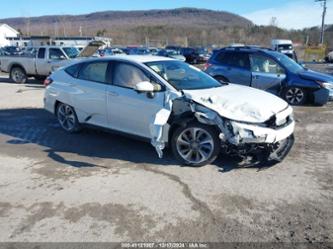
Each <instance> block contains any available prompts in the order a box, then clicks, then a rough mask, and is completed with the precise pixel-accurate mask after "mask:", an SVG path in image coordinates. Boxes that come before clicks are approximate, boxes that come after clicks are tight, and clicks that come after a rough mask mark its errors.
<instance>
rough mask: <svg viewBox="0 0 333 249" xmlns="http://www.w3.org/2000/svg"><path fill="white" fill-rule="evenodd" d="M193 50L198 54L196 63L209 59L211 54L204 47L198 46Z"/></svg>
mask: <svg viewBox="0 0 333 249" xmlns="http://www.w3.org/2000/svg"><path fill="white" fill-rule="evenodd" d="M195 50H196V52H197V54H198V63H206V62H207V61H208V60H209V58H210V56H211V55H210V53H209V52H208V50H207V49H206V48H202V47H199V48H196V49H195Z"/></svg>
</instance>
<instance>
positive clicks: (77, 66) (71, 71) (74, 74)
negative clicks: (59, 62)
mask: <svg viewBox="0 0 333 249" xmlns="http://www.w3.org/2000/svg"><path fill="white" fill-rule="evenodd" d="M81 65H82V64H81V63H78V64H75V65H72V66H69V67H67V68H66V69H65V72H66V73H68V74H69V75H70V76H72V77H74V78H77V76H78V74H79V70H80V68H81Z"/></svg>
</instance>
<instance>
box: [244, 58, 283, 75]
mask: <svg viewBox="0 0 333 249" xmlns="http://www.w3.org/2000/svg"><path fill="white" fill-rule="evenodd" d="M250 61H251V71H252V72H260V73H272V74H282V73H284V70H283V68H282V67H281V66H280V65H279V64H278V63H277V62H275V61H274V60H273V59H271V58H269V57H268V56H265V55H261V54H251V55H250Z"/></svg>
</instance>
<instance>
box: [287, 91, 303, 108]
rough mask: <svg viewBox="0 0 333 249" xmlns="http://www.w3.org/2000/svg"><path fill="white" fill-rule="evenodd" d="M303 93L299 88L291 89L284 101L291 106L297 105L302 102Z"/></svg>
mask: <svg viewBox="0 0 333 249" xmlns="http://www.w3.org/2000/svg"><path fill="white" fill-rule="evenodd" d="M304 97H305V95H304V92H303V90H302V89H301V88H297V87H293V88H290V89H288V90H287V92H286V100H287V101H288V102H289V103H290V104H293V105H299V104H301V103H302V102H303V100H304Z"/></svg>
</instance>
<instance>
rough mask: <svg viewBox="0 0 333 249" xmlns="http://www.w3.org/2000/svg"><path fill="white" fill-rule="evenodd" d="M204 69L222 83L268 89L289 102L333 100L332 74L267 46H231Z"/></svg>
mask: <svg viewBox="0 0 333 249" xmlns="http://www.w3.org/2000/svg"><path fill="white" fill-rule="evenodd" d="M205 71H206V72H207V73H208V74H210V75H211V76H213V77H214V78H216V79H218V80H219V81H221V82H231V83H235V84H240V85H246V86H251V87H254V88H259V89H262V90H266V91H269V92H271V93H273V94H276V95H279V96H281V97H282V98H283V99H285V100H286V101H287V102H288V103H290V104H293V105H302V104H304V103H305V102H311V103H313V104H316V105H324V104H326V103H327V101H328V100H329V99H333V77H332V76H330V75H327V74H323V73H318V72H314V71H311V70H308V69H306V68H304V67H303V66H301V65H299V64H298V63H296V62H295V61H294V60H292V59H290V58H289V57H288V56H286V55H284V54H282V53H280V52H277V51H273V50H270V49H265V48H254V47H237V48H233V47H228V48H223V49H220V50H219V51H216V52H214V53H213V55H212V57H211V58H210V59H209V60H208V63H207V64H206V67H205Z"/></svg>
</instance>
